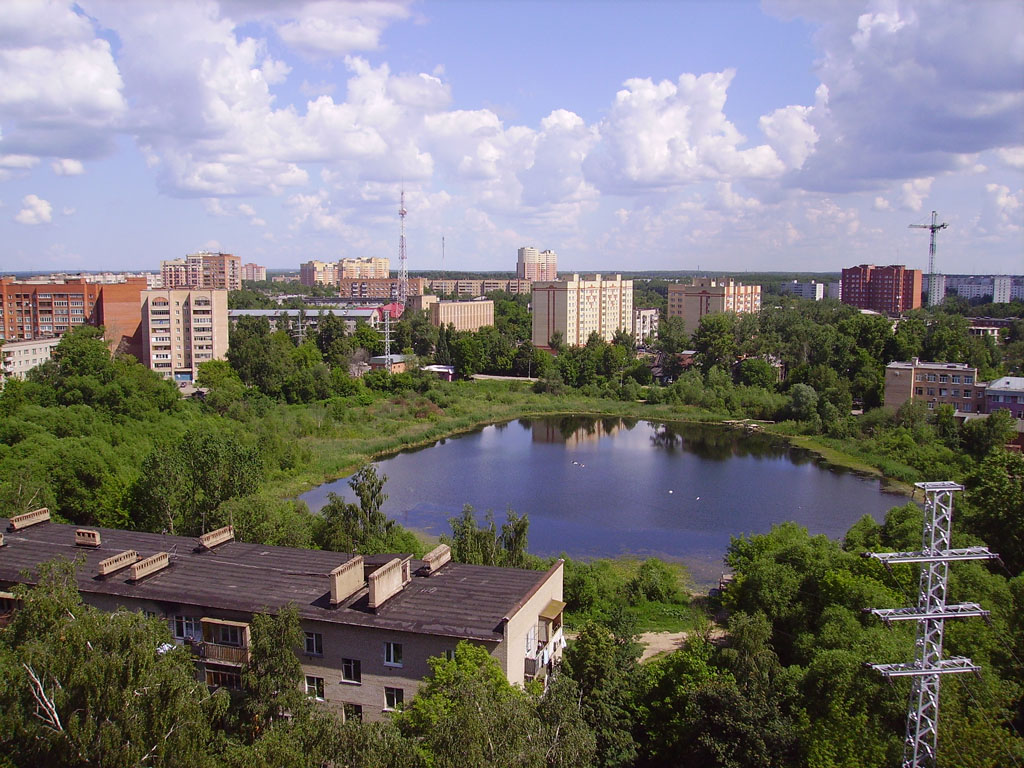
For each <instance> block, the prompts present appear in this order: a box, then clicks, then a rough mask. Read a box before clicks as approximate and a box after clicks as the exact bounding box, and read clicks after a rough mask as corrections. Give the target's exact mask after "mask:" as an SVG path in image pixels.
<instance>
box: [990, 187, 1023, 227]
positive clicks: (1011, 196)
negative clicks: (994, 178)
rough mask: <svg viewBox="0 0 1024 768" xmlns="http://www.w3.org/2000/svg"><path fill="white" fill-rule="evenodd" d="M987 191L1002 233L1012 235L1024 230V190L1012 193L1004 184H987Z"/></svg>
mask: <svg viewBox="0 0 1024 768" xmlns="http://www.w3.org/2000/svg"><path fill="white" fill-rule="evenodd" d="M985 191H986V192H988V198H989V200H988V202H989V205H990V206H991V209H992V210H993V212H994V215H995V219H996V222H997V227H998V229H999V230H1000V231H1002V232H1003V233H1011V232H1020V231H1021V230H1022V229H1024V189H1019V190H1017V191H1016V192H1011V191H1010V188H1009V187H1007V186H1006V185H1004V184H986V185H985Z"/></svg>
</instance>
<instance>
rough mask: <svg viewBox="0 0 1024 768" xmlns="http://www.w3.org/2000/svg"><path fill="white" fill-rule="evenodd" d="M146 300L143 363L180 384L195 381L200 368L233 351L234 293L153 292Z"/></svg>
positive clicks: (142, 297)
mask: <svg viewBox="0 0 1024 768" xmlns="http://www.w3.org/2000/svg"><path fill="white" fill-rule="evenodd" d="M140 301H141V302H142V324H141V328H140V331H141V333H142V363H143V364H144V365H146V366H148V367H149V368H151V369H153V370H154V371H156V372H157V373H159V374H161V375H163V376H165V377H167V378H174V380H175V381H194V380H195V378H196V375H197V373H198V370H199V366H200V364H202V363H205V362H207V361H208V360H222V359H224V357H225V356H226V355H227V352H228V292H227V291H226V290H216V289H192V290H185V289H180V290H168V289H159V290H149V291H142V293H141V294H140Z"/></svg>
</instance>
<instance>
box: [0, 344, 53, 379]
mask: <svg viewBox="0 0 1024 768" xmlns="http://www.w3.org/2000/svg"><path fill="white" fill-rule="evenodd" d="M58 344H60V339H59V338H51V339H30V340H28V341H10V342H7V343H6V344H4V345H3V346H2V347H0V383H2V382H4V381H6V380H7V379H24V378H25V375H26V374H27V373H28V372H29V371H31V370H32V369H33V368H35V367H36V366H37V365H42V364H43V363H45V362H46V361H47V360H49V359H50V358H51V357H53V350H54V349H55V348H56V346H57V345H58Z"/></svg>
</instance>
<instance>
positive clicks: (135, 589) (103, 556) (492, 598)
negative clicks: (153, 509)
mask: <svg viewBox="0 0 1024 768" xmlns="http://www.w3.org/2000/svg"><path fill="white" fill-rule="evenodd" d="M0 526H2V527H3V530H4V531H5V533H4V539H3V547H0V589H2V590H9V589H10V587H11V586H13V585H15V584H32V583H34V579H35V578H36V574H37V573H38V569H39V566H40V564H42V563H44V562H46V561H49V560H52V559H53V558H55V557H58V556H63V557H65V558H66V559H68V560H69V561H72V562H74V563H75V573H76V580H77V586H78V589H79V591H80V593H81V595H82V598H83V600H84V601H85V602H86V603H89V604H90V605H93V606H96V607H97V608H100V609H101V610H107V611H116V610H121V609H127V610H129V611H141V612H145V613H146V614H147V615H152V616H157V617H159V618H160V619H161V620H163V621H165V622H167V625H168V627H169V628H170V631H171V635H172V636H173V637H174V640H175V642H176V643H178V644H180V645H185V646H188V647H189V648H191V650H192V652H193V655H194V659H195V665H196V674H197V677H198V678H199V679H201V680H205V681H206V683H207V685H209V686H211V687H224V688H229V689H238V688H241V687H242V669H243V667H244V665H245V664H246V663H247V662H248V661H249V658H250V656H249V655H250V648H251V644H252V637H251V632H250V626H251V622H252V617H253V614H254V613H256V612H268V613H275V612H276V611H279V610H280V609H282V608H284V607H285V606H288V605H294V606H295V607H296V608H297V610H298V613H299V618H300V621H301V625H302V631H303V635H304V640H303V647H302V648H300V649H298V650H297V655H298V656H299V660H300V662H301V664H302V672H303V678H304V680H303V684H304V687H305V690H306V693H307V694H308V695H309V696H310V697H312V698H315V699H317V700H320V701H323V702H324V703H325V704H326V705H328V706H329V707H331V708H333V709H335V710H336V711H338V712H340V713H344V715H345V716H346V717H358V718H363V719H366V720H379V719H382V718H384V717H387V713H389V712H391V711H393V710H396V709H400V708H401V707H402V706H403V705H404V704H406V703H408V702H409V701H410V700H411V699H412V697H413V696H414V695H415V693H416V691H417V690H418V689H419V686H420V684H421V682H422V680H423V678H424V677H425V676H426V675H427V674H428V673H429V672H430V668H429V665H428V664H427V660H428V659H429V658H430V657H434V656H443V655H446V654H450V653H452V652H453V651H454V649H455V646H456V645H457V644H458V643H459V642H460V641H463V640H465V641H469V642H471V643H474V644H477V645H480V646H482V647H484V648H486V649H487V650H488V652H489V653H490V655H491V656H492V657H494V658H495V659H496V660H497V662H498V664H499V665H500V666H501V669H502V671H503V672H504V674H505V676H506V678H507V679H508V681H509V682H510V683H512V684H518V685H522V684H524V683H525V682H526V681H528V680H534V679H537V680H540V679H543V678H545V677H546V676H547V674H548V673H549V672H550V671H551V669H552V667H553V665H554V663H555V662H556V661H557V660H558V659H559V658H560V657H561V654H562V647H563V645H564V640H563V630H562V610H563V608H564V607H565V603H564V602H563V601H562V561H560V560H559V561H558V562H556V563H555V564H554V565H553V566H552V567H551V568H550V569H549V570H548V571H546V572H544V571H530V570H524V569H518V568H497V567H492V566H481V565H463V564H461V563H454V562H450V559H451V556H450V551H449V550H448V547H446V546H444V545H441V546H439V547H437V548H436V549H435V550H434V551H432V552H431V553H429V554H428V555H426V557H425V558H424V559H423V560H416V559H413V558H412V556H411V555H403V554H394V555H370V556H365V557H364V556H362V555H350V554H343V553H338V552H326V551H315V550H306V549H294V548H290V547H276V546H265V545H262V544H247V543H243V542H240V541H235V540H234V531H233V529H232V528H231V527H230V526H228V527H226V528H222V529H219V530H217V531H211V532H210V533H207V534H205V535H203V536H201V537H199V538H198V539H193V538H186V537H183V536H169V535H166V534H157V533H144V532H138V531H121V530H114V529H109V528H92V529H76V526H73V525H62V524H58V523H53V522H50V520H49V512H48V511H46V510H37V511H36V512H30V513H28V514H27V515H21V516H18V517H15V518H13V519H11V520H7V519H0ZM26 574H27V575H26ZM0 594H3V596H4V598H5V600H4V603H5V605H4V608H6V610H12V609H13V610H17V607H16V604H15V605H13V606H12V603H13V600H12V599H11V598H12V595H11V593H10V592H3V593H0ZM3 612H4V610H3V609H0V614H2V613H3ZM2 618H3V617H2V616H0V619H2Z"/></svg>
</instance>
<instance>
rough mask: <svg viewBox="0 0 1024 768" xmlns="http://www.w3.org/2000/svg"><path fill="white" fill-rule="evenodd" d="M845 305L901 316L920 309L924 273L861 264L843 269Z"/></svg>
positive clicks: (893, 266) (843, 300) (898, 265)
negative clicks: (922, 275)
mask: <svg viewBox="0 0 1024 768" xmlns="http://www.w3.org/2000/svg"><path fill="white" fill-rule="evenodd" d="M842 302H843V304H849V305H850V306H853V307H857V308H858V309H871V310H874V311H875V312H884V313H885V314H887V315H898V314H900V313H902V312H908V311H910V310H911V309H917V308H918V307H920V306H921V270H919V269H907V268H906V267H905V266H903V265H902V264H890V265H889V266H887V267H876V266H875V265H874V264H861V265H860V266H859V267H850V268H849V269H844V270H843V298H842Z"/></svg>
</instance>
